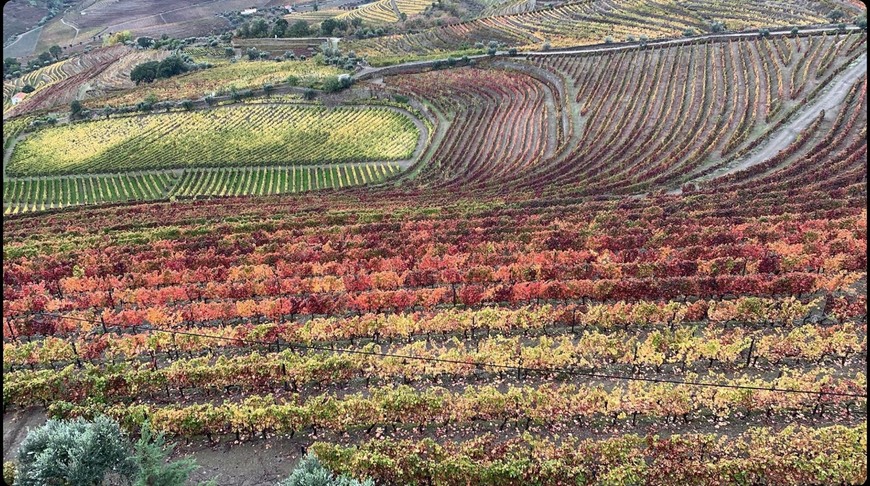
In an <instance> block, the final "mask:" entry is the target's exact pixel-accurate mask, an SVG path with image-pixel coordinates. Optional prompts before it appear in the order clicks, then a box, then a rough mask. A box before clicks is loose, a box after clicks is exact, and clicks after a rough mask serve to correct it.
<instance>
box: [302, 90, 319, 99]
mask: <svg viewBox="0 0 870 486" xmlns="http://www.w3.org/2000/svg"><path fill="white" fill-rule="evenodd" d="M302 97H303V98H305V99H306V100H307V101H311V100H313V99H314V98H316V97H317V91H314V90H313V89H306V90H305V92H304V93H303V94H302Z"/></svg>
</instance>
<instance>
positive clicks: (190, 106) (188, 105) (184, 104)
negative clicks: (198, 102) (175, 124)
mask: <svg viewBox="0 0 870 486" xmlns="http://www.w3.org/2000/svg"><path fill="white" fill-rule="evenodd" d="M181 107H182V108H184V109H185V110H187V111H191V110H193V101H190V100H184V101H182V102H181Z"/></svg>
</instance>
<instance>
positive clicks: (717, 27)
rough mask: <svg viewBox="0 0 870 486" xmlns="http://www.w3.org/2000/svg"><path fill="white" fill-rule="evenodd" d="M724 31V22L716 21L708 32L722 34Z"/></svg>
mask: <svg viewBox="0 0 870 486" xmlns="http://www.w3.org/2000/svg"><path fill="white" fill-rule="evenodd" d="M725 30H726V29H725V22H719V21H716V22H713V23H712V24H710V32H713V33H714V34H718V33H719V32H724V31H725Z"/></svg>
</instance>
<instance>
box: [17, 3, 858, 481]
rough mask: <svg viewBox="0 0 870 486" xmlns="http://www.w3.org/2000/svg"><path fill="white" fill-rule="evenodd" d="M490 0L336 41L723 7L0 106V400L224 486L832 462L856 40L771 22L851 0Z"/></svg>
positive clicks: (848, 307)
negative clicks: (31, 109) (1, 110)
mask: <svg viewBox="0 0 870 486" xmlns="http://www.w3.org/2000/svg"><path fill="white" fill-rule="evenodd" d="M399 3H400V2H399V1H397V2H396V5H398V4H399ZM502 6H503V7H504V8H514V7H516V8H517V9H519V10H522V12H521V13H517V14H514V15H501V16H492V17H486V18H478V19H476V20H473V21H469V22H464V23H458V24H451V25H446V26H444V27H441V28H438V29H435V30H425V31H422V32H418V33H414V34H408V35H403V36H389V37H382V38H379V39H368V40H360V41H350V42H349V39H344V40H342V41H341V43H340V45H342V46H344V45H346V44H351V45H352V46H357V45H359V46H369V47H370V48H371V49H372V51H371V52H375V53H377V55H383V56H389V55H393V54H395V53H399V54H398V55H400V56H401V55H407V53H417V52H420V53H425V54H427V55H429V54H432V52H433V50H445V51H446V50H451V49H454V48H455V47H458V46H459V45H460V44H461V43H464V42H471V43H473V42H477V41H480V42H485V43H486V42H489V41H490V40H496V41H503V42H507V43H508V44H509V45H523V46H530V45H533V44H535V43H537V42H540V41H542V40H544V39H548V40H550V41H551V42H552V43H553V45H554V46H555V45H567V44H568V43H574V42H576V43H577V44H588V43H592V42H600V40H601V39H600V37H601V36H603V35H612V36H615V37H623V36H625V35H629V34H630V35H648V36H650V37H662V36H671V37H679V36H681V35H682V32H681V31H682V30H684V29H688V28H691V29H694V30H696V31H700V30H703V29H708V28H710V22H713V21H724V22H725V23H726V24H727V26H728V31H729V32H728V33H726V35H717V36H715V38H714V37H713V36H702V37H696V36H686V38H684V39H679V40H674V41H669V42H668V43H656V42H651V43H649V44H648V45H642V44H641V43H624V44H614V45H603V46H599V47H595V48H594V49H576V50H573V51H562V52H544V51H540V52H529V53H526V54H524V55H508V54H507V53H504V54H497V55H488V56H480V57H476V58H473V59H468V60H462V61H455V60H453V61H449V62H443V61H442V62H437V63H435V62H431V63H424V62H416V63H404V64H402V65H401V66H398V67H390V68H388V69H376V68H372V67H370V66H358V73H359V74H358V75H357V77H356V80H355V82H354V84H353V86H351V87H349V88H345V89H343V90H339V91H337V92H334V93H330V94H326V93H320V94H317V101H316V104H314V106H310V105H311V103H307V104H306V103H301V102H300V100H299V98H298V96H300V95H302V94H303V93H301V92H299V91H293V90H285V91H280V92H278V93H275V94H274V96H270V97H267V96H266V95H265V94H264V95H263V96H262V97H259V98H257V99H255V100H251V101H250V102H245V103H244V104H238V105H231V106H220V107H215V108H205V107H201V106H200V105H197V106H196V107H195V108H193V109H192V110H191V111H184V110H180V109H178V110H176V111H170V112H167V113H160V114H150V115H144V116H132V117H114V118H110V119H107V120H101V121H88V122H81V123H73V124H68V123H65V122H64V121H61V122H60V123H59V125H58V126H56V127H45V128H40V129H38V130H36V131H28V128H27V127H28V124H29V121H28V119H25V118H17V119H13V121H12V122H10V121H9V120H5V121H4V126H6V127H9V128H11V129H12V130H13V135H12V136H11V137H7V138H5V139H4V145H8V146H12V145H14V151H13V152H12V153H11V156H9V157H7V160H6V161H5V163H4V170H5V171H6V173H7V175H10V174H11V175H17V176H19V178H18V179H14V178H13V179H7V180H4V188H3V189H4V207H5V213H6V214H7V215H8V216H7V217H6V218H4V221H3V253H4V255H3V256H4V258H3V278H4V304H3V325H2V334H3V338H4V349H3V351H4V352H3V378H4V386H3V404H4V419H5V420H6V421H7V422H9V424H10V425H14V424H21V423H39V422H40V421H41V420H42V419H44V418H45V417H51V418H57V419H63V420H68V419H75V418H83V419H88V420H90V419H94V418H95V417H99V416H107V417H109V418H111V419H112V420H114V421H115V422H117V423H118V424H119V426H120V427H121V429H122V430H124V431H126V432H128V433H130V434H131V435H133V436H135V434H139V433H142V431H143V430H145V427H146V423H147V424H148V427H149V428H152V429H153V430H155V431H157V432H161V433H165V434H167V436H168V437H169V438H171V439H172V440H173V441H174V442H178V443H179V445H178V451H177V452H176V454H177V457H182V456H188V455H190V456H192V457H194V458H196V459H197V460H198V461H202V468H201V469H200V470H198V471H196V472H195V473H193V474H192V475H191V482H194V483H196V482H198V481H202V480H207V479H211V478H215V477H217V478H218V479H217V481H218V482H219V484H221V485H227V486H229V485H238V484H256V485H258V486H259V485H268V486H274V485H275V484H281V482H282V481H283V480H284V479H286V478H287V477H288V476H289V475H290V473H291V470H293V468H294V467H295V465H296V464H298V461H299V459H300V458H301V457H302V456H303V455H305V454H308V453H313V454H316V455H317V456H318V457H319V460H320V461H321V462H322V464H323V465H324V466H325V467H326V468H327V469H329V470H330V471H331V472H334V473H337V474H339V473H341V474H346V475H348V476H352V477H353V478H354V479H358V480H367V479H370V480H373V481H374V482H375V484H377V485H378V486H399V485H402V486H405V485H418V486H422V485H443V486H454V485H456V486H460V485H472V484H473V485H477V484H484V485H499V486H501V485H506V486H525V485H529V484H533V485H541V486H551V485H552V486H563V485H567V484H583V485H600V486H603V485H636V484H649V485H660V486H672V485H687V484H691V485H720V484H721V485H726V484H727V485H731V484H747V485H749V484H751V485H762V484H763V485H782V486H786V485H793V484H812V485H825V486H827V485H831V486H840V485H846V484H848V485H851V484H861V483H863V482H866V480H867V463H866V458H867V376H866V367H867V209H866V207H867V168H866V157H867V82H868V79H867V64H866V56H867V35H866V32H865V30H864V29H863V28H861V27H860V26H858V25H850V26H848V27H847V28H843V27H841V26H837V25H828V26H827V27H812V28H806V26H807V25H810V24H826V23H828V22H830V21H831V20H836V19H839V18H844V17H845V16H847V15H853V14H854V13H855V12H861V13H863V12H865V11H863V12H862V10H861V8H860V7H857V6H854V5H851V4H850V3H846V2H810V1H802V2H798V3H790V4H788V5H787V6H786V5H785V4H784V3H781V2H778V1H772V2H738V3H733V2H730V3H725V2H715V1H701V0H697V1H696V0H691V1H681V2H676V1H675V2H669V1H666V2H655V3H651V2H647V1H645V0H632V1H628V2H612V1H606V0H593V1H591V2H579V3H567V4H562V5H560V6H556V7H553V8H542V9H535V10H531V9H529V10H527V8H526V7H525V6H521V5H520V4H518V3H515V2H507V3H503V4H502ZM448 7H449V6H448ZM139 8H142V7H141V6H140V7H139ZM372 8H373V7H372ZM835 9H842V11H841V12H840V14H841V15H833V12H835V11H836V10H835ZM393 13H394V14H395V11H393ZM844 20H849V21H850V22H852V21H853V19H852V18H851V17H845V18H844ZM792 23H794V24H800V25H801V26H802V28H799V29H798V31H797V33H791V32H789V29H786V30H785V31H781V32H780V31H774V32H771V33H765V32H760V33H759V32H747V33H735V32H734V29H739V28H743V27H749V26H755V27H760V26H763V27H767V28H772V27H774V26H783V25H785V26H787V25H790V24H792ZM853 23H854V22H853ZM620 40H621V39H620ZM255 41H256V40H252V41H251V42H255ZM275 42H280V41H278V40H276V41H275ZM342 62H343V61H342ZM238 64H241V63H238V62H237V63H235V64H227V65H226V66H221V67H218V68H214V69H224V68H225V69H227V70H228V71H226V72H232V71H231V70H232V69H235V67H234V66H237V65H238ZM252 64H258V65H262V66H279V67H278V68H275V69H277V71H270V69H272V67H269V68H263V69H264V71H263V72H262V73H261V74H262V76H267V77H268V76H276V75H279V74H278V73H279V72H282V71H280V70H281V69H283V68H281V67H280V66H285V65H302V64H301V63H298V64H294V63H287V62H268V63H267V62H262V63H252ZM321 67H323V68H324V69H330V68H326V67H324V66H321ZM206 72H207V71H206ZM206 72H203V73H195V74H196V75H202V76H205V75H206V74H205V73H206ZM222 76H223V75H222ZM258 76H260V74H257V75H252V77H250V78H245V79H240V80H239V81H238V82H239V83H248V82H252V81H251V80H252V79H262V78H259V77H258ZM185 78H186V79H187V80H188V81H185V83H188V84H185V85H184V86H185V88H184V89H189V90H190V91H189V92H193V91H195V89H194V88H193V87H192V86H193V84H190V83H189V80H190V79H191V76H182V77H180V78H179V82H180V80H181V79H185ZM222 79H223V80H222V81H220V82H225V81H226V80H225V79H224V78H222ZM170 81H171V80H170ZM215 82H216V83H217V81H215ZM167 86H169V85H161V84H156V85H155V86H154V87H149V88H144V89H137V90H134V91H131V92H129V93H125V94H124V95H123V96H124V97H126V98H125V99H131V100H132V99H133V98H134V97H135V96H136V95H140V96H141V95H143V94H144V93H147V92H149V90H153V89H161V90H164V89H168V88H167ZM196 86H198V88H196V89H200V88H202V87H204V86H205V84H203V85H196ZM211 86H214V85H211ZM167 92H168V91H167ZM288 93H289V94H288ZM204 104H205V103H204V102H203V103H202V105H204ZM16 134H17V135H16ZM13 140H17V141H16V142H14V143H13V142H12V141H13ZM110 170H111V171H115V172H111V173H110V172H108V171H110ZM46 174H50V175H46ZM242 196H248V197H242ZM131 198H133V199H135V200H134V201H128V199H131ZM113 202H118V203H119V204H108V203H113ZM120 202H123V204H120ZM97 203H104V204H97ZM77 204H81V205H82V207H73V208H67V209H64V210H62V211H51V210H52V209H53V208H59V207H64V208H66V206H70V205H77ZM13 419H14V422H13ZM101 420H102V419H101ZM19 428H20V426H19ZM16 460H17V461H19V463H26V461H27V460H28V456H26V455H22V456H19V457H18V458H16ZM346 479H347V478H346Z"/></svg>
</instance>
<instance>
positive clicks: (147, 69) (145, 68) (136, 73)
mask: <svg viewBox="0 0 870 486" xmlns="http://www.w3.org/2000/svg"><path fill="white" fill-rule="evenodd" d="M159 66H160V63H159V62H157V61H148V62H143V63H142V64H138V65H136V67H134V68H133V70H132V71H130V80H131V81H133V82H134V83H136V85H138V84H139V83H141V82H145V83H150V82H152V81H154V80H155V79H157V68H158V67H159Z"/></svg>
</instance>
